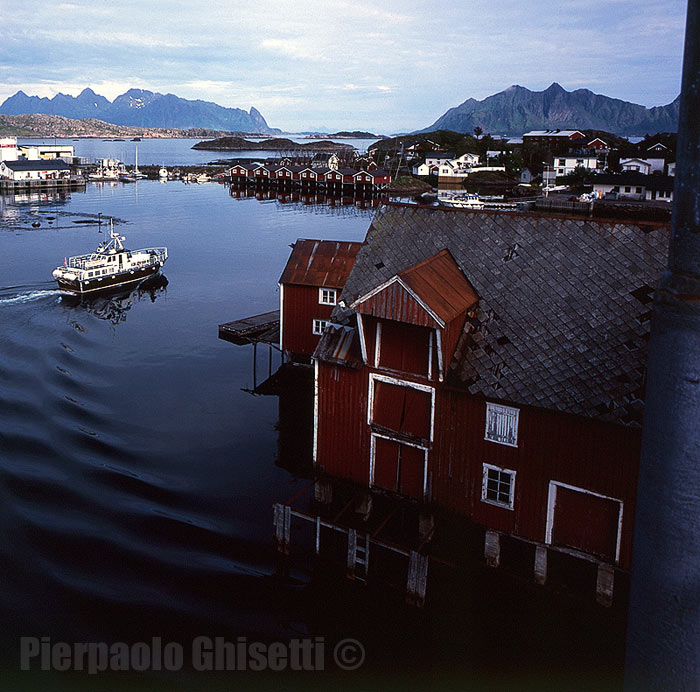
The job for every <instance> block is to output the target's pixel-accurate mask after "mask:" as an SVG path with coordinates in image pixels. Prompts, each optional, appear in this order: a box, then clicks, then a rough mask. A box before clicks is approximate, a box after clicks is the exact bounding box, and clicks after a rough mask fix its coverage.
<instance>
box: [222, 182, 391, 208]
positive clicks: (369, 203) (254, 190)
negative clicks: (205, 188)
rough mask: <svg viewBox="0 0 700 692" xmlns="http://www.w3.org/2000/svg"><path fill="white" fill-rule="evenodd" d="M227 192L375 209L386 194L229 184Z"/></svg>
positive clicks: (305, 203)
mask: <svg viewBox="0 0 700 692" xmlns="http://www.w3.org/2000/svg"><path fill="white" fill-rule="evenodd" d="M229 193H230V195H231V197H233V198H234V199H253V198H254V199H257V200H258V201H259V202H265V201H274V202H277V203H279V204H299V205H302V206H319V207H328V208H341V207H355V208H357V209H376V208H377V207H378V206H379V205H380V204H381V203H382V202H385V201H386V199H387V197H386V195H365V196H362V195H344V196H335V195H329V194H327V193H325V192H318V191H315V190H313V191H302V190H283V189H275V188H261V187H248V186H245V185H236V184H231V186H230V188H229Z"/></svg>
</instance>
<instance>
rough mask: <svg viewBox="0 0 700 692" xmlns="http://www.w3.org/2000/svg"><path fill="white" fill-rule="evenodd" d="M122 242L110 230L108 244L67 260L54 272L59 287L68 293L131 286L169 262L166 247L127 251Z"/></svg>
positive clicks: (120, 238) (122, 239)
mask: <svg viewBox="0 0 700 692" xmlns="http://www.w3.org/2000/svg"><path fill="white" fill-rule="evenodd" d="M124 240H125V238H124V236H123V235H120V234H119V233H118V232H117V231H115V230H114V228H113V227H112V228H110V232H109V241H108V242H107V243H106V244H100V245H98V246H97V249H96V250H95V252H91V253H89V254H87V255H76V256H75V257H68V258H66V259H65V260H64V262H63V266H62V267H56V269H54V270H53V278H54V279H56V281H57V282H58V287H59V288H61V289H63V290H65V291H70V292H71V293H91V292H93V291H101V290H104V289H106V288H113V287H114V286H124V285H127V284H134V283H137V282H139V281H142V280H143V279H145V278H146V277H148V276H151V275H153V274H156V273H157V272H158V271H159V270H160V268H161V267H162V266H163V265H164V264H165V261H166V260H167V259H168V248H165V247H152V248H143V249H141V250H127V249H125V248H124Z"/></svg>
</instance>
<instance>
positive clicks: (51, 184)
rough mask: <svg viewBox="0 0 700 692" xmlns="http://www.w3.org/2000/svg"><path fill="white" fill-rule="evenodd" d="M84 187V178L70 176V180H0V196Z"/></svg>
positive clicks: (81, 188)
mask: <svg viewBox="0 0 700 692" xmlns="http://www.w3.org/2000/svg"><path fill="white" fill-rule="evenodd" d="M85 186H86V181H85V178H83V177H82V176H71V177H70V178H54V179H46V180H44V179H38V178H37V179H27V180H9V179H6V178H2V179H0V194H13V193H17V192H54V191H70V190H84V189H85Z"/></svg>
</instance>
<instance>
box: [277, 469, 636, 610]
mask: <svg viewBox="0 0 700 692" xmlns="http://www.w3.org/2000/svg"><path fill="white" fill-rule="evenodd" d="M273 524H274V536H275V540H276V544H277V551H278V555H279V557H280V560H281V563H280V564H281V565H282V570H283V571H284V572H286V571H288V570H289V569H290V568H292V567H294V568H296V569H301V570H302V571H303V570H305V569H308V568H309V567H310V566H312V565H313V564H314V563H316V562H317V561H319V560H320V561H321V562H324V563H329V564H335V565H340V566H342V568H343V571H344V572H345V575H346V577H347V578H348V579H350V580H354V581H356V582H359V583H361V584H363V585H366V584H368V583H369V581H370V579H372V580H373V581H377V582H379V583H382V584H384V586H385V587H389V588H390V589H391V590H398V591H399V592H401V591H402V592H403V594H404V597H405V600H406V602H407V603H408V604H409V605H413V606H417V607H419V608H421V607H423V606H424V605H425V604H426V602H427V601H430V600H440V599H441V596H440V593H441V591H442V589H443V588H444V585H445V583H454V580H455V577H456V576H457V575H460V574H461V575H469V574H472V575H474V574H479V573H483V574H484V575H485V577H486V579H489V577H488V576H487V573H488V572H491V573H492V574H494V573H495V572H499V571H500V572H503V573H504V576H505V575H509V577H510V578H511V579H514V580H515V581H517V582H519V583H521V584H524V583H525V582H526V581H530V583H531V584H534V585H537V586H539V587H542V586H544V585H545V584H546V583H547V584H549V585H550V588H551V589H553V591H554V592H557V591H559V590H560V589H561V588H562V587H563V585H565V584H571V583H578V584H579V585H580V587H581V588H580V590H579V593H580V595H581V597H583V598H584V599H585V600H586V601H587V602H588V603H590V604H591V605H592V604H593V603H597V604H598V605H599V606H603V607H605V608H612V607H613V605H615V606H616V607H617V608H618V609H619V608H622V607H623V604H624V603H625V602H626V594H627V592H628V590H629V570H626V569H624V568H620V567H619V566H611V565H609V564H607V563H606V562H605V561H603V560H600V559H597V558H595V557H594V556H592V555H585V554H583V553H581V552H580V551H575V550H571V549H566V548H561V547H558V546H553V545H549V544H548V545H545V544H543V543H539V542H536V541H530V540H527V539H523V538H521V537H518V536H514V535H511V534H508V533H506V532H500V531H495V530H491V529H485V528H484V527H482V526H478V525H477V524H475V523H473V522H471V521H469V520H467V519H465V518H462V517H458V516H456V515H454V514H452V513H450V512H444V511H440V509H439V508H437V507H435V506H434V505H433V506H428V505H425V504H421V503H419V502H412V501H410V500H408V499H407V498H402V497H398V496H396V495H392V494H390V493H385V492H382V491H379V490H377V489H374V488H373V489H369V488H364V487H362V486H359V485H356V484H353V483H348V482H345V481H342V480H339V479H337V478H334V477H330V476H328V475H325V474H314V477H313V478H311V479H310V480H309V482H308V483H307V484H305V485H304V486H303V488H302V489H301V490H300V491H299V492H297V494H296V495H294V496H293V497H291V498H289V499H288V500H286V501H285V502H279V503H275V505H274V507H273ZM582 564H583V565H588V567H587V568H583V569H582ZM498 568H500V569H498ZM528 572H530V574H531V577H530V580H528V579H527V576H526V575H527V573H528ZM431 574H432V579H431ZM464 578H465V579H468V577H466V576H465V577H464ZM491 578H493V577H491ZM614 584H615V587H616V588H614V586H613V585H614ZM614 590H615V591H618V592H619V591H622V592H623V594H624V595H623V596H622V597H620V595H619V594H618V597H617V598H615V599H614V600H615V603H613V591H614ZM586 593H587V594H588V596H586V595H585V594H586Z"/></svg>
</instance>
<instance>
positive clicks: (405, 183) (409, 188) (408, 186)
mask: <svg viewBox="0 0 700 692" xmlns="http://www.w3.org/2000/svg"><path fill="white" fill-rule="evenodd" d="M388 189H389V192H393V193H396V194H403V195H409V194H410V195H418V194H420V193H422V192H429V191H430V190H432V186H431V185H429V184H428V183H426V182H425V181H423V180H419V179H418V178H414V177H413V176H410V175H401V176H399V177H398V178H396V180H393V181H392V182H391V184H390V185H389V188H388Z"/></svg>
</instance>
